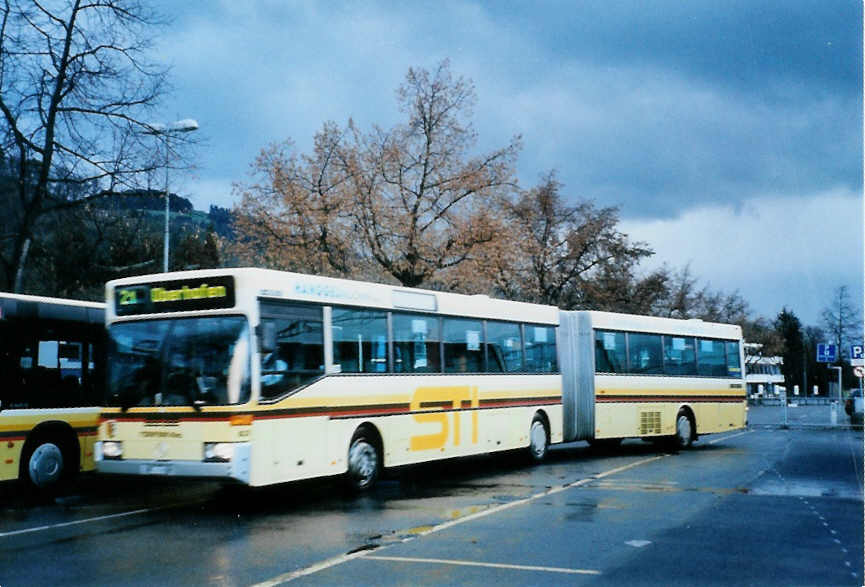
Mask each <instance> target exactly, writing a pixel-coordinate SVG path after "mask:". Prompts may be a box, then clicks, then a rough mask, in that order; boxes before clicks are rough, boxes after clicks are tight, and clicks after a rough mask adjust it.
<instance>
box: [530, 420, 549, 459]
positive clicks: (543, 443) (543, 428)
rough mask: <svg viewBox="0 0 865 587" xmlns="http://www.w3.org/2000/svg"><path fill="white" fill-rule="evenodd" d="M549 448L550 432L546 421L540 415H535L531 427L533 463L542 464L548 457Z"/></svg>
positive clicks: (531, 455) (531, 456)
mask: <svg viewBox="0 0 865 587" xmlns="http://www.w3.org/2000/svg"><path fill="white" fill-rule="evenodd" d="M549 448H550V431H549V428H548V427H547V423H546V420H545V419H544V417H543V416H541V415H540V414H535V417H534V418H532V425H531V426H530V427H529V450H528V455H529V459H530V460H531V462H533V463H540V462H541V461H543V460H544V459H545V458H546V457H547V452H548V451H549Z"/></svg>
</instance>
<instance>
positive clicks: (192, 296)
mask: <svg viewBox="0 0 865 587" xmlns="http://www.w3.org/2000/svg"><path fill="white" fill-rule="evenodd" d="M107 299H108V312H107V322H108V327H109V328H108V338H109V343H108V356H109V360H108V365H109V366H108V371H109V375H108V393H107V400H106V402H107V405H108V406H109V407H106V408H104V410H103V421H102V423H101V425H100V442H99V443H98V444H97V447H96V458H97V469H98V470H99V471H100V472H104V473H121V474H143V475H172V476H188V477H208V478H221V479H225V480H234V481H239V482H241V483H245V484H248V485H253V486H260V485H268V484H273V483H282V482H286V481H293V480H299V479H307V478H313V477H322V476H331V475H343V474H344V475H346V478H347V479H348V480H349V481H350V482H351V484H352V485H353V486H354V487H355V488H357V489H364V488H367V487H369V486H371V485H372V484H373V483H374V482H375V480H376V478H377V477H378V475H379V473H380V472H381V469H382V467H395V466H401V465H409V464H413V463H420V462H426V461H431V460H436V459H446V458H452V457H460V456H467V455H474V454H482V453H491V452H496V451H503V450H513V449H526V451H527V454H528V455H530V456H531V458H533V459H535V460H541V459H543V457H544V456H545V454H546V452H547V449H548V447H549V445H550V444H551V443H558V442H563V441H569V440H578V439H595V438H598V439H603V438H609V437H610V434H613V433H617V434H621V435H622V436H647V437H648V436H661V435H670V436H672V435H673V434H674V431H673V429H675V428H676V426H675V424H674V425H673V426H669V425H666V419H667V418H669V417H670V416H667V415H666V414H667V412H669V411H670V410H669V406H667V405H666V404H667V403H670V405H672V402H673V401H674V400H675V401H678V400H680V399H681V400H683V401H681V402H679V403H678V404H677V405H676V408H677V409H682V410H687V409H688V407H689V406H692V405H695V402H692V401H690V400H691V399H693V397H694V396H695V394H696V395H701V397H702V396H703V395H705V396H706V397H708V396H710V395H713V394H714V395H717V393H716V391H717V389H716V388H718V389H720V388H721V387H723V388H724V389H727V388H729V385H730V384H731V381H733V380H735V377H733V376H731V375H730V373H732V371H728V370H727V369H728V366H727V363H726V361H727V359H726V355H725V359H724V360H725V363H724V369H725V375H724V376H723V377H714V376H713V377H705V378H701V377H693V378H687V377H685V376H684V375H683V376H682V381H685V379H686V378H687V380H688V381H691V380H697V379H700V385H689V384H684V385H683V386H680V389H681V390H685V389H687V390H688V392H687V393H684V391H683V393H680V394H679V395H678V396H674V395H670V397H669V398H668V399H665V400H663V401H661V402H659V401H658V400H657V398H655V397H654V396H655V395H657V390H658V389H660V388H661V387H664V386H665V385H666V383H665V382H666V381H672V380H674V379H676V380H678V377H676V376H673V377H670V376H668V375H665V374H663V373H660V374H657V376H656V377H655V382H656V383H655V385H654V386H653V387H651V390H652V394H654V395H653V396H652V397H649V398H647V399H648V400H651V401H650V402H645V403H646V405H649V406H650V407H652V409H653V411H656V412H661V415H660V416H659V418H661V419H662V421H663V423H664V425H662V426H659V427H657V428H656V429H651V430H646V431H645V433H643V432H641V428H639V426H637V427H628V426H625V425H620V424H617V425H616V427H614V428H610V429H609V430H608V429H607V428H605V425H602V424H603V423H604V422H605V419H606V418H607V417H608V414H609V410H610V409H613V410H615V409H619V408H621V413H622V414H625V413H629V414H630V413H631V412H633V409H632V408H631V407H626V404H622V405H621V406H619V408H616V407H608V406H606V405H602V402H601V401H598V402H597V410H598V415H597V416H596V415H595V414H594V412H593V414H592V416H591V418H588V420H587V421H590V422H591V424H592V427H591V428H590V429H588V428H585V426H583V424H584V423H585V422H583V421H582V420H585V419H586V417H585V414H582V413H580V410H581V409H582V408H580V407H579V406H580V404H581V403H582V402H583V401H584V400H583V399H582V396H583V395H587V394H588V395H591V397H592V405H593V407H592V409H593V410H594V409H596V407H595V405H594V403H595V402H594V398H595V397H599V398H600V397H601V396H606V389H603V390H602V389H598V391H597V393H596V392H595V387H596V385H595V370H594V354H593V352H592V351H593V349H594V341H593V340H589V339H588V338H586V337H585V336H583V334H584V333H582V332H578V331H576V330H574V331H573V332H564V330H566V329H570V328H572V327H574V326H576V323H573V324H572V322H573V320H572V319H571V316H572V315H573V316H576V315H581V316H591V317H595V316H598V317H600V316H601V315H600V314H595V313H567V312H560V311H559V310H558V309H557V308H555V307H552V306H543V305H536V304H527V303H521V302H509V301H503V300H495V299H491V298H489V297H486V296H466V295H460V294H453V293H443V292H434V291H426V290H418V289H406V288H402V287H395V286H390V285H381V284H373V283H363V282H356V281H348V280H342V279H332V278H325V277H317V276H309V275H300V274H294V273H284V272H276V271H269V270H263V269H225V270H207V271H194V272H181V273H173V274H162V275H157V276H142V277H135V278H128V279H123V280H117V281H113V282H109V284H108V285H107ZM606 316H609V317H610V319H613V318H612V317H613V316H615V315H606ZM629 318H631V319H639V317H623V318H622V320H627V319H629ZM562 320H564V321H562ZM584 321H585V320H584ZM590 322H591V321H590ZM663 322H665V323H668V324H672V322H681V321H663ZM622 324H625V322H622ZM683 324H685V323H683ZM687 324H688V325H689V327H690V323H687ZM705 326H707V327H708V325H705ZM693 327H694V328H696V324H694V325H693ZM590 328H591V325H590ZM724 328H726V330H723V333H724V335H723V336H720V335H719V337H715V338H713V337H709V336H708V335H706V336H705V337H704V338H705V339H706V340H710V339H711V340H713V341H714V340H722V339H723V340H724V341H725V342H724V344H727V342H729V343H731V344H735V345H738V346H737V348H740V347H741V344H740V338H741V336H740V335H739V334H737V333H738V330H737V329H736V327H724ZM668 329H669V331H671V332H672V331H674V330H675V327H674V326H672V325H670V326H668ZM637 330H639V328H635V331H637ZM713 332H714V331H713ZM720 332H721V330H718V331H717V332H716V334H718V333H720ZM662 335H663V333H660V334H659V336H662ZM683 336H684V334H683ZM689 336H691V338H692V342H691V346H692V347H693V346H694V344H697V345H699V344H700V343H695V342H694V337H695V336H696V335H695V334H690V335H689ZM584 339H585V341H584ZM701 340H702V339H701ZM581 341H583V342H585V344H587V345H588V346H587V347H586V348H588V349H589V351H588V352H586V351H585V349H582V350H580V349H577V348H576V347H573V348H572V345H577V346H579V345H580V344H581ZM672 344H673V345H674V349H675V350H676V351H678V350H679V349H678V346H679V343H678V341H676V342H674V343H672ZM699 348H708V347H706V346H705V345H703V346H702V347H699ZM725 348H726V347H725ZM635 350H636V347H635ZM573 353H583V354H584V355H585V356H586V358H587V359H589V360H590V362H591V365H589V366H587V368H589V369H591V375H592V377H591V378H589V379H590V383H587V382H588V381H589V379H586V378H585V377H584V376H583V375H584V373H585V368H584V367H586V366H585V365H581V364H579V363H578V361H577V360H576V359H575V357H574V356H572V355H573ZM581 356H582V355H581ZM638 356H639V354H638ZM674 356H676V353H675V352H672V353H670V360H672V357H674ZM645 375H646V377H651V376H652V375H653V374H651V373H648V372H647V373H646V374H645ZM598 377H599V380H602V379H603V377H606V376H601V375H599V376H598ZM616 377H618V376H613V378H614V379H615V378H616ZM628 378H630V379H635V378H637V379H638V378H639V376H638V375H628ZM584 379H585V381H584ZM704 379H705V381H704ZM710 379H711V381H712V383H706V382H708V381H709V380H710ZM739 379H741V374H740V375H739ZM701 386H702V387H701ZM611 389H612V387H611ZM645 389H650V388H645ZM699 390H704V391H705V393H704V392H703V391H699ZM622 393H625V392H624V391H622ZM741 394H742V402H740V409H742V410H743V409H744V388H742V390H741ZM729 395H730V393H727V394H726V395H725V396H724V397H723V398H722V397H720V396H718V398H717V399H719V400H723V401H727V396H729ZM610 397H614V396H613V395H610ZM635 397H636V396H635ZM635 401H639V400H635ZM700 401H702V400H700ZM660 403H663V404H664V407H663V409H660V408H659V409H657V410H656V409H654V406H656V404H660ZM707 405H708V404H707ZM611 406H612V404H611ZM675 416H676V415H675V414H674V416H672V418H673V420H674V421H675ZM637 417H638V418H639V417H642V416H637ZM689 417H690V416H689ZM703 417H705V418H707V420H706V421H705V422H704V421H702V418H703ZM581 418H582V419H581ZM693 418H694V419H692V420H690V421H691V422H694V425H693V426H692V428H691V432H690V433H689V435H688V442H690V439H691V438H693V437H695V435H696V433H698V432H699V433H704V432H713V431H716V430H720V429H728V428H732V427H733V426H732V425H730V424H734V423H732V422H731V423H727V422H724V423H723V424H721V423H720V422H721V414H720V412H718V411H717V410H716V413H715V414H714V415H713V414H712V413H710V411H709V410H702V408H700V409H695V410H694V415H693ZM742 420H743V418H740V423H739V426H741V425H742V422H741V421H742ZM596 423H597V424H598V427H597V428H596V427H595V424H596ZM679 428H682V427H679ZM683 430H684V429H683ZM685 432H687V430H685Z"/></svg>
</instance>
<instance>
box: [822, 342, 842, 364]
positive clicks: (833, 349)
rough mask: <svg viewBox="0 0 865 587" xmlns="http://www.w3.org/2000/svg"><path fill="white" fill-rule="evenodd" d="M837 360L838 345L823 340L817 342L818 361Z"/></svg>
mask: <svg viewBox="0 0 865 587" xmlns="http://www.w3.org/2000/svg"><path fill="white" fill-rule="evenodd" d="M836 360H838V345H834V344H826V343H822V342H821V343H818V344H817V362H818V363H834V362H835V361H836Z"/></svg>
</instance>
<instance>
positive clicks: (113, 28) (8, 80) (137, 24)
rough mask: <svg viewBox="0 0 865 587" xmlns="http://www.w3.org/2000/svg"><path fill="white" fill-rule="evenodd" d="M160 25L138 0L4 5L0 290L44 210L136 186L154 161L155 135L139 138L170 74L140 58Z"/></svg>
mask: <svg viewBox="0 0 865 587" xmlns="http://www.w3.org/2000/svg"><path fill="white" fill-rule="evenodd" d="M156 24H158V23H157V21H156V19H155V17H154V16H153V15H152V14H151V13H150V12H149V9H147V8H146V7H145V4H144V3H141V2H138V1H136V0H98V1H82V0H66V1H64V2H52V3H50V4H48V3H43V2H40V1H39V0H3V2H2V5H0V113H2V117H0V140H2V143H0V149H2V151H0V156H2V158H3V159H4V160H6V161H10V162H12V167H13V171H14V188H13V193H12V194H11V195H10V196H9V198H10V199H11V200H12V201H13V202H14V205H12V206H10V208H9V210H10V215H11V216H12V218H11V219H7V222H6V224H5V225H4V227H3V231H4V232H3V233H2V234H0V245H2V246H0V252H2V265H3V278H4V279H5V284H4V285H5V287H10V288H12V289H13V290H15V291H19V290H20V289H21V287H22V280H23V274H24V270H25V267H26V264H27V258H28V252H29V251H30V248H31V246H32V243H33V239H34V238H35V234H36V227H37V224H38V222H39V220H40V218H41V217H42V216H43V215H44V214H45V213H46V212H48V211H50V210H52V209H57V208H61V207H67V206H70V205H77V204H78V203H79V202H81V201H85V200H86V199H87V198H88V197H90V196H95V195H97V194H101V195H104V194H105V193H111V192H113V191H114V190H115V187H116V186H118V185H125V186H126V187H129V186H132V185H134V183H135V181H136V179H137V177H138V176H139V175H141V174H143V173H146V172H148V171H150V170H152V169H153V168H154V167H155V166H157V165H159V164H160V162H159V161H157V160H155V159H154V158H153V152H154V149H153V146H154V142H153V141H154V137H145V136H142V132H146V131H150V132H153V131H156V130H158V129H156V128H154V127H153V126H152V125H150V124H148V123H147V122H144V120H145V119H146V118H147V115H148V114H149V113H150V109H151V107H152V106H153V105H154V104H155V103H156V101H157V99H158V98H159V97H160V95H161V94H162V92H163V90H164V88H165V80H166V72H165V70H164V69H162V68H159V67H156V66H154V65H153V64H151V63H148V62H147V61H146V59H145V52H146V49H147V48H148V43H149V42H150V40H151V39H152V36H153V35H152V31H151V29H152V27H153V26H154V25H156ZM156 140H160V136H157V137H156ZM178 140H180V139H178Z"/></svg>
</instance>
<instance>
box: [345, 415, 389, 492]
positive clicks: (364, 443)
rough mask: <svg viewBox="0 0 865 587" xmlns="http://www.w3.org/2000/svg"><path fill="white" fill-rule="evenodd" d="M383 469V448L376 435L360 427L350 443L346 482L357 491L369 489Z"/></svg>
mask: <svg viewBox="0 0 865 587" xmlns="http://www.w3.org/2000/svg"><path fill="white" fill-rule="evenodd" d="M380 471H381V450H380V449H379V447H378V445H377V443H376V442H375V440H374V436H373V435H372V434H371V433H370V432H369V431H368V430H367V429H365V428H358V429H357V431H355V433H354V435H353V436H352V437H351V442H350V443H349V445H348V472H347V473H346V482H347V483H348V487H349V489H351V490H352V491H353V492H355V493H362V492H365V491H369V490H370V489H371V488H372V487H373V486H374V485H375V482H376V480H378V475H379V472H380Z"/></svg>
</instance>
